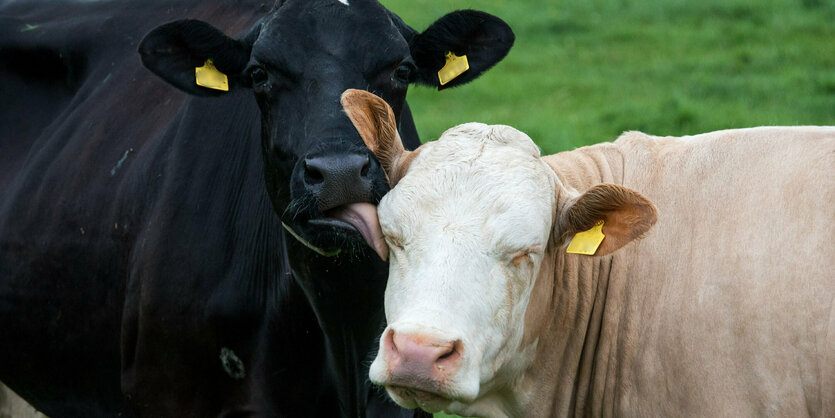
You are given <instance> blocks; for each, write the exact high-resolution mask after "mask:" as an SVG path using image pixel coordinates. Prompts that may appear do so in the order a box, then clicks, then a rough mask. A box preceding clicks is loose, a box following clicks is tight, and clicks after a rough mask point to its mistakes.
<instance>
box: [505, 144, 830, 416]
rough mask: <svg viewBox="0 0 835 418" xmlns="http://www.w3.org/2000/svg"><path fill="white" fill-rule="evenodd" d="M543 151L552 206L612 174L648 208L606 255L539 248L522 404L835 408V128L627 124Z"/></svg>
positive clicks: (798, 412)
mask: <svg viewBox="0 0 835 418" xmlns="http://www.w3.org/2000/svg"><path fill="white" fill-rule="evenodd" d="M545 160H546V162H547V163H548V164H549V165H550V166H551V167H553V168H554V170H555V173H556V174H557V175H558V177H559V178H560V180H561V182H562V184H563V185H564V190H561V191H558V203H557V206H558V208H566V207H569V208H570V207H571V204H572V203H573V202H574V201H575V200H577V199H578V198H577V195H578V194H581V193H583V192H587V191H590V190H591V189H593V188H594V187H595V185H597V184H601V183H617V184H620V185H622V186H625V187H628V188H630V189H633V190H635V191H637V192H638V193H640V194H641V195H643V196H646V198H647V199H648V200H649V201H651V202H652V203H653V204H654V205H655V206H656V207H657V219H658V220H657V224H656V225H655V227H654V228H653V229H652V230H651V231H650V232H649V233H648V234H646V237H645V238H644V239H643V240H640V241H634V242H633V243H631V244H629V245H626V246H625V247H624V248H622V249H621V250H620V251H618V252H616V253H614V254H613V255H611V256H607V257H589V256H581V255H572V254H565V252H564V248H561V247H560V246H559V244H560V242H561V241H560V239H559V238H555V239H554V240H553V241H552V244H551V245H549V248H548V250H547V257H553V259H552V260H550V261H549V262H548V263H546V262H543V264H542V269H541V270H540V272H539V274H538V276H537V280H536V284H535V288H534V293H533V294H532V296H531V300H530V305H529V307H528V311H527V315H526V321H525V327H526V330H525V340H524V341H525V343H532V342H536V344H537V354H536V360H535V361H534V363H533V364H532V365H531V367H530V369H529V371H528V372H527V373H526V374H525V375H524V376H523V377H522V379H521V382H522V383H521V384H520V385H519V386H518V388H528V389H527V390H526V392H525V396H524V398H526V399H527V401H526V402H525V404H524V405H523V406H522V409H523V410H525V411H526V413H525V416H530V417H542V416H568V415H575V416H579V415H582V416H587V415H588V416H706V417H713V416H817V417H827V416H835V386H833V384H835V378H833V376H835V344H834V343H835V267H833V262H832V260H835V246H833V245H832V237H833V236H835V226H833V225H835V224H833V221H835V206H833V205H832V202H833V201H835V171H833V167H835V129H832V128H829V129H825V128H756V129H746V130H733V131H721V132H713V133H709V134H704V135H698V136H694V137H687V138H670V137H668V138H659V137H652V136H648V135H645V134H641V133H637V132H630V133H627V134H624V135H623V136H622V137H621V138H620V139H618V141H616V142H615V143H614V144H601V145H597V146H592V147H586V148H581V149H578V150H575V151H570V152H566V153H561V154H557V155H553V156H549V157H545ZM616 200H617V199H616ZM627 201H628V199H627ZM599 204H601V202H598V203H597V205H599ZM613 205H615V206H617V205H616V204H613ZM604 207H605V204H604ZM592 213H593V211H592ZM597 216H599V215H597ZM597 216H578V217H576V218H572V217H566V216H562V219H564V224H562V226H561V229H562V230H561V231H555V232H557V234H558V235H557V236H565V235H566V234H569V233H570V232H569V231H568V229H569V228H578V229H582V228H584V227H586V226H588V225H589V224H590V223H591V224H593V223H594V219H596V218H597ZM630 217H632V216H631V215H629V216H627V218H630ZM639 218H640V216H639ZM629 222H631V221H629V220H628V219H627V223H629ZM607 223H608V220H607ZM640 230H641V228H636V231H640Z"/></svg>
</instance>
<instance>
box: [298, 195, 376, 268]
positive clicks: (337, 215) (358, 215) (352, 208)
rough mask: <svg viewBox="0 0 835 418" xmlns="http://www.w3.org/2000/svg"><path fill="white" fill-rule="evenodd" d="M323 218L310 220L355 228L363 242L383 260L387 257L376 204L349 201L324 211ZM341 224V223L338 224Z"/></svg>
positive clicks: (316, 222)
mask: <svg viewBox="0 0 835 418" xmlns="http://www.w3.org/2000/svg"><path fill="white" fill-rule="evenodd" d="M323 215H324V218H322V219H317V220H312V221H310V223H312V224H319V225H334V226H343V225H345V226H350V227H352V228H354V229H356V230H357V231H358V232H359V233H360V234H361V235H362V237H363V238H364V239H365V242H366V243H368V245H369V246H371V248H373V249H374V251H375V252H376V253H377V255H379V256H380V258H382V259H383V260H385V259H386V258H388V246H387V245H386V242H385V241H384V240H383V231H382V230H381V229H380V223H379V221H378V220H377V206H375V205H373V204H371V203H349V204H347V205H342V206H339V207H336V208H334V209H331V210H328V211H326V212H325V213H324V214H323ZM340 224H343V225H340Z"/></svg>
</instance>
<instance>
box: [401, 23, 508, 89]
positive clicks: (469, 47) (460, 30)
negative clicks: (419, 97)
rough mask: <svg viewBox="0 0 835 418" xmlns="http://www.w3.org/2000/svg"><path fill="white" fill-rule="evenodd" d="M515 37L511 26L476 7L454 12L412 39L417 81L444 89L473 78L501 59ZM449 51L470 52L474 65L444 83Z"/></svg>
mask: <svg viewBox="0 0 835 418" xmlns="http://www.w3.org/2000/svg"><path fill="white" fill-rule="evenodd" d="M515 39H516V37H515V36H514V35H513V31H512V30H511V29H510V26H508V25H507V23H505V22H504V21H503V20H501V19H499V18H498V17H495V16H493V15H490V14H487V13H484V12H479V11H476V10H459V11H456V12H452V13H450V14H448V15H446V16H444V17H442V18H440V19H438V20H437V21H436V22H435V23H433V24H432V25H431V26H429V28H427V29H426V30H425V31H424V32H423V33H421V34H419V35H417V36H415V37H414V38H413V39H412V41H411V43H410V47H411V53H412V58H413V59H414V60H415V63H416V64H417V66H418V78H417V80H416V82H418V83H421V84H428V85H430V86H437V87H438V89H439V90H440V89H444V88H447V87H455V86H460V85H461V84H464V83H467V82H469V81H472V80H474V79H476V78H477V77H478V76H480V75H481V73H483V72H485V71H487V70H488V69H490V67H492V66H493V65H495V64H496V63H497V62H499V61H501V60H502V59H503V58H504V57H505V56H506V55H507V53H508V51H510V47H512V46H513V41H514V40H515ZM449 52H451V53H453V54H455V55H456V56H459V57H460V56H464V55H466V56H467V61H468V63H469V67H470V68H469V70H467V71H465V72H463V73H461V74H460V75H458V76H456V77H455V78H453V79H452V80H451V81H448V82H447V83H446V84H444V85H443V86H442V85H441V82H440V80H439V78H438V71H440V70H441V68H443V67H444V65H445V64H446V55H447V53H449Z"/></svg>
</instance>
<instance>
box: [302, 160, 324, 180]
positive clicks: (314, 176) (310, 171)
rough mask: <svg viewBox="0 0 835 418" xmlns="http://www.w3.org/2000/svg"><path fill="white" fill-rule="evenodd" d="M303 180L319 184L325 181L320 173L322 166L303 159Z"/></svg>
mask: <svg viewBox="0 0 835 418" xmlns="http://www.w3.org/2000/svg"><path fill="white" fill-rule="evenodd" d="M304 181H305V183H307V184H310V185H314V184H320V183H322V182H324V181H325V175H324V174H322V167H318V166H317V165H316V164H315V163H313V164H311V163H310V162H309V161H308V160H305V161H304Z"/></svg>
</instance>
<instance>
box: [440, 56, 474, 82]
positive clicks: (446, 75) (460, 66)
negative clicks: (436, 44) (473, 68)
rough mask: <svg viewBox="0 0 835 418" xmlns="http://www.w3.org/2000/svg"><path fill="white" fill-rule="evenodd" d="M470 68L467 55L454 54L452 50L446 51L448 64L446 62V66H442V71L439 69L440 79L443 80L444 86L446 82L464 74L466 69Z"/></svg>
mask: <svg viewBox="0 0 835 418" xmlns="http://www.w3.org/2000/svg"><path fill="white" fill-rule="evenodd" d="M469 69H470V63H469V62H467V56H466V55H462V56H460V57H459V56H458V55H455V54H453V53H452V52H447V53H446V64H444V68H441V71H438V80H439V81H440V82H441V85H442V86H443V85H444V84H446V83H449V82H450V81H452V80H454V79H455V77H458V76H459V75H461V74H463V73H464V71H467V70H469Z"/></svg>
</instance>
